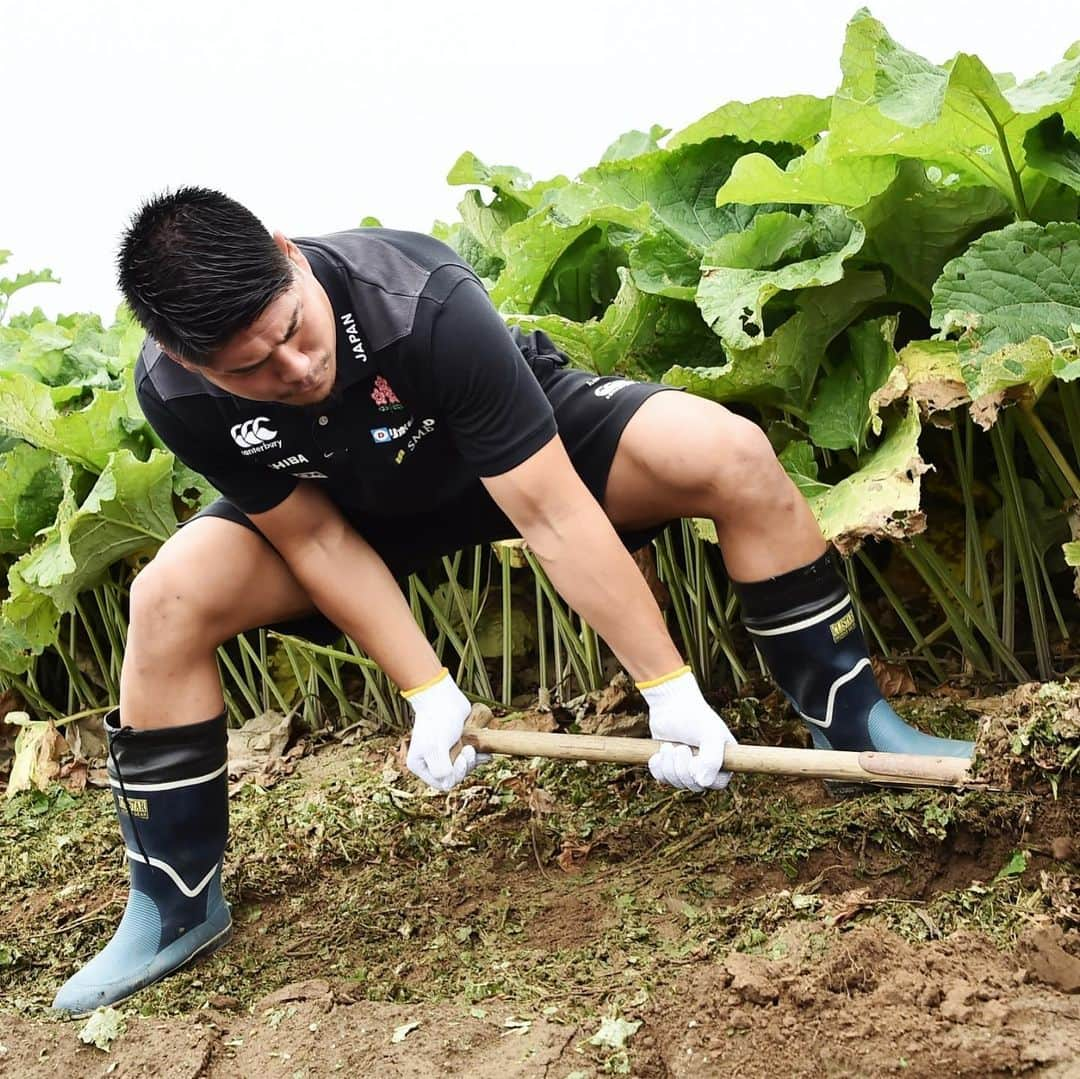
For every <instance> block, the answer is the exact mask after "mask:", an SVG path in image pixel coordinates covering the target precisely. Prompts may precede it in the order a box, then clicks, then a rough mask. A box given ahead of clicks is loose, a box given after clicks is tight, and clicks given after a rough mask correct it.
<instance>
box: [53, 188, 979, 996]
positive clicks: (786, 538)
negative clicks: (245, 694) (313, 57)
mask: <svg viewBox="0 0 1080 1079" xmlns="http://www.w3.org/2000/svg"><path fill="white" fill-rule="evenodd" d="M119 279H120V285H121V288H122V290H123V293H124V295H125V297H126V299H127V302H128V303H129V305H130V306H131V308H132V310H133V311H134V312H135V314H136V316H137V317H138V319H139V321H140V322H141V323H142V325H143V326H144V327H145V328H146V330H147V333H148V337H147V339H146V342H145V345H144V347H143V350H142V353H141V355H140V357H139V360H138V364H137V367H136V385H137V389H138V394H139V400H140V402H141V404H142V407H143V409H144V411H145V413H146V416H147V419H148V420H149V421H150V423H151V424H152V425H153V427H154V428H155V430H156V431H157V432H158V434H159V435H160V436H161V438H162V439H163V440H164V442H165V443H166V444H167V445H168V446H170V447H171V448H172V449H173V450H174V451H175V453H176V455H177V456H178V457H179V458H180V459H181V460H183V461H185V462H186V463H187V464H188V465H189V466H191V467H192V468H193V469H195V470H196V471H197V472H200V473H201V474H202V475H204V476H205V477H206V478H207V479H208V480H209V481H210V482H211V483H212V484H213V485H214V486H215V487H216V488H217V489H218V490H219V491H220V492H221V493H222V496H223V497H222V498H221V499H219V500H218V501H216V502H214V503H213V504H212V505H210V506H209V507H207V508H206V509H204V510H203V511H202V512H201V513H199V514H198V515H197V516H196V517H195V518H194V519H193V520H192V521H190V522H188V523H187V524H186V525H185V526H184V527H183V528H182V529H180V530H179V531H178V533H177V534H176V535H175V536H173V537H172V538H171V539H170V540H169V541H168V542H167V543H166V544H165V545H164V546H163V547H162V549H161V551H160V552H159V554H158V556H157V557H156V558H155V559H154V561H153V562H152V563H151V564H150V565H149V566H148V567H147V568H146V569H145V570H143V572H142V573H140V574H139V576H138V578H137V579H136V580H135V582H134V585H133V587H132V592H131V611H130V629H129V635H128V641H127V653H126V656H125V659H124V666H123V674H122V678H121V689H120V708H119V711H118V713H113V714H112V715H110V716H109V717H108V719H107V724H106V725H107V730H108V734H109V743H110V776H111V779H112V783H113V787H114V794H115V800H116V806H117V811H118V815H119V818H120V823H121V829H122V831H123V834H124V837H125V841H126V845H127V853H128V858H129V862H130V868H131V894H130V899H129V902H128V907H127V909H126V911H125V914H124V917H123V919H122V921H121V923H120V926H119V928H118V930H117V932H116V935H115V936H114V937H113V939H112V941H111V942H110V943H109V945H108V946H107V947H106V948H105V949H104V951H102V952H101V954H100V955H98V956H97V957H96V958H95V959H93V960H92V961H91V962H90V963H89V964H87V966H86V967H84V968H83V969H82V970H80V971H79V972H78V973H77V974H76V975H75V976H74V977H73V978H71V979H70V980H69V981H68V983H67V984H66V985H65V986H64V987H63V988H62V989H61V991H60V993H59V995H58V996H57V999H56V1002H55V1006H56V1007H58V1008H63V1009H66V1010H68V1011H72V1012H85V1011H89V1010H91V1009H92V1008H94V1007H97V1006H98V1005H101V1004H108V1003H112V1002H115V1001H117V1000H120V999H123V998H124V997H126V996H128V995H130V994H131V993H133V992H135V990H136V989H139V988H141V987H142V986H144V985H147V984H149V983H150V982H152V981H154V980H156V979H158V978H160V977H163V976H164V975H166V974H168V973H169V972H171V971H172V970H175V969H176V968H177V967H179V966H180V965H182V964H183V963H185V962H187V961H188V960H189V959H191V958H193V957H194V956H196V955H198V954H205V953H208V952H210V951H212V950H213V949H215V948H216V947H218V946H220V944H221V943H223V942H224V940H225V939H226V937H227V935H228V933H229V931H230V926H231V920H230V915H229V909H228V906H227V904H226V903H225V900H224V898H223V896H222V892H221V860H222V855H223V852H224V848H225V840H226V834H227V803H226V775H225V769H226V749H225V744H226V743H225V717H224V714H223V703H222V696H221V686H220V683H219V679H218V674H217V667H216V663H215V651H216V649H217V647H218V646H219V645H220V644H221V643H222V642H224V641H226V640H228V639H230V638H231V637H233V636H234V635H235V634H236V633H238V632H240V631H241V630H247V629H251V628H253V627H256V626H264V625H277V626H282V625H285V626H286V627H287V628H288V629H289V631H290V632H298V633H302V634H305V635H307V636H309V637H312V638H314V639H317V640H318V639H322V640H327V639H331V638H333V637H336V636H337V634H338V633H339V632H340V631H344V632H346V633H348V634H349V635H350V636H351V637H352V638H353V639H354V640H355V641H357V643H358V644H360V646H361V647H362V648H363V649H364V650H365V651H366V652H367V654H368V655H370V656H371V657H372V658H373V659H374V660H375V661H376V662H377V663H378V664H379V665H380V666H381V667H382V668H383V670H384V671H386V673H387V674H388V675H389V676H390V677H391V678H392V679H393V680H394V681H395V683H397V685H398V686H400V687H401V688H402V691H403V693H404V696H405V697H407V698H408V699H409V701H410V703H411V704H412V707H413V710H414V713H415V722H414V726H413V731H412V737H411V741H410V746H409V753H408V763H409V767H410V768H411V769H412V770H413V771H414V772H415V773H416V774H417V775H418V776H419V777H420V778H422V779H423V780H425V781H426V782H427V783H429V784H430V785H432V786H434V787H438V788H440V789H442V790H446V789H449V788H450V787H452V786H453V785H454V784H455V783H457V782H459V781H460V780H461V779H462V778H463V777H464V776H465V775H466V774H467V773H468V772H469V771H470V769H471V768H472V767H474V765H475V764H476V755H475V751H474V750H472V749H471V748H467V749H465V750H464V751H463V752H462V753H461V754H460V755H459V756H458V757H457V759H456V760H455V761H451V759H450V749H451V747H452V746H453V745H454V744H455V743H456V741H457V740H458V737H459V735H460V734H461V731H462V726H463V722H464V720H465V717H466V715H467V714H468V711H469V702H468V701H467V700H466V698H465V696H464V695H463V694H462V692H461V691H460V690H459V689H458V687H457V686H456V685H455V684H454V682H453V680H452V679H451V678H450V676H449V674H448V673H447V671H446V669H445V668H442V667H441V666H440V664H439V661H438V659H437V658H436V656H435V653H434V651H433V650H432V648H431V646H430V645H429V643H428V642H427V641H426V640H425V639H424V637H423V636H422V635H421V633H420V630H419V629H418V627H417V625H416V622H415V621H414V620H413V617H412V615H411V613H410V610H409V607H408V604H407V603H406V601H405V599H404V597H403V595H402V592H401V590H400V588H399V586H398V583H397V579H398V578H400V577H401V576H403V575H405V574H407V573H408V572H410V571H412V570H415V569H418V568H419V567H421V566H422V565H425V564H427V563H429V562H430V561H432V560H433V559H435V558H436V557H437V556H438V555H440V554H443V553H447V552H450V551H453V550H456V549H458V548H460V547H463V546H467V545H471V544H475V543H479V542H484V541H487V540H493V539H499V538H506V537H510V536H514V535H521V536H523V537H524V538H525V540H526V541H527V542H528V544H529V547H530V548H531V549H532V551H533V552H534V553H535V555H536V557H537V559H538V560H539V562H540V564H541V565H542V566H543V567H544V569H545V570H546V572H547V573H548V574H549V576H550V578H551V580H552V582H553V583H554V584H555V586H556V587H557V588H558V590H559V591H560V593H561V594H562V595H563V596H564V597H565V598H566V599H567V600H568V602H569V603H570V604H571V605H572V606H573V607H574V608H575V610H577V611H578V612H579V613H580V614H581V615H582V616H583V617H584V618H585V619H586V620H587V621H588V622H589V623H590V624H591V625H592V626H593V627H594V628H595V629H596V630H597V632H598V633H599V634H600V635H601V636H602V637H603V638H604V639H605V640H606V641H607V642H608V644H609V645H610V646H611V648H612V649H613V651H614V652H615V653H616V655H617V656H618V658H619V659H620V661H621V662H622V664H623V665H624V666H625V668H626V669H627V671H628V672H629V673H630V674H631V675H632V676H633V677H634V679H635V680H636V682H637V685H638V687H639V688H640V689H641V691H642V694H643V695H644V697H645V700H646V701H647V703H648V706H649V723H650V728H651V731H652V734H653V736H654V737H655V738H658V739H660V740H662V741H663V742H664V743H665V744H664V746H663V748H662V749H661V750H660V752H658V753H657V754H656V755H655V756H654V757H653V758H652V760H651V761H650V763H649V768H650V771H651V772H652V774H653V776H654V777H656V779H658V780H660V781H661V782H664V783H669V784H671V785H673V786H677V787H683V788H688V789H690V790H695V791H700V790H703V789H705V788H714V789H719V788H722V787H724V786H725V785H726V784H727V782H728V779H729V776H730V774H729V773H726V772H724V771H723V770H722V766H723V759H724V747H725V745H726V744H727V743H728V742H732V741H733V739H732V737H731V734H730V733H729V731H728V729H727V727H726V726H725V724H724V722H723V721H722V720H721V719H720V717H719V716H718V715H716V713H715V712H714V711H713V710H712V709H711V708H710V707H709V706H708V705H707V704H706V702H705V700H704V699H703V697H702V695H701V692H700V690H699V689H698V686H697V684H696V682H695V680H694V678H693V675H692V674H691V673H690V670H689V668H688V667H687V666H685V665H684V664H683V661H682V657H681V656H680V655H679V653H678V651H677V650H676V648H675V646H674V644H673V642H672V640H671V638H670V637H669V635H668V632H667V630H666V628H665V625H664V620H663V617H662V615H661V613H660V611H659V610H658V608H657V606H656V604H655V602H654V600H653V598H652V596H651V594H650V592H649V590H648V587H647V586H646V584H645V581H644V580H643V578H642V576H641V574H640V573H639V572H638V570H637V567H636V566H635V564H634V562H633V559H632V558H631V557H630V554H629V550H632V549H634V548H636V547H639V546H642V545H643V544H644V543H646V542H647V541H648V540H649V538H651V537H652V536H654V535H656V534H657V532H659V530H660V529H661V528H662V527H663V526H664V524H665V523H666V522H669V521H671V520H673V519H676V518H679V517H687V516H699V517H710V518H712V520H713V521H715V523H716V530H717V535H718V537H719V540H720V546H721V548H722V551H723V556H724V561H725V564H726V568H727V570H728V572H729V574H730V576H731V578H732V580H733V582H734V583H735V588H736V589H737V591H738V594H739V597H740V600H741V604H742V611H743V617H744V620H745V622H746V625H747V627H748V629H749V630H750V632H751V633H752V634H753V635H754V641H755V644H756V646H757V648H758V649H759V651H760V652H761V654H762V656H763V657H764V659H765V661H766V662H767V664H768V666H769V668H770V670H771V671H772V674H773V676H774V677H775V678H776V680H777V681H778V683H779V684H780V685H781V687H782V688H783V689H784V691H785V693H786V694H787V695H788V697H789V698H790V699H791V701H792V702H793V704H794V705H795V707H796V708H797V709H798V710H799V712H800V714H801V715H802V716H803V718H804V719H805V720H806V722H807V723H808V724H809V726H810V729H811V733H812V735H813V740H814V744H815V745H816V746H819V747H825V748H829V747H831V748H837V749H870V748H874V749H882V750H893V751H905V752H916V753H933V754H958V755H966V754H969V753H970V751H971V746H970V745H969V744H968V743H963V742H951V741H944V740H941V739H936V738H931V737H929V736H927V735H925V734H921V733H919V732H918V731H915V730H914V729H912V728H911V727H909V726H907V725H906V724H905V723H904V722H903V721H902V720H900V718H899V717H898V716H896V715H895V713H893V711H892V710H891V709H890V708H889V706H888V704H887V703H886V702H885V701H884V700H883V699H882V697H881V694H880V692H879V691H878V688H877V686H876V684H875V682H874V678H873V675H872V673H871V671H870V661H869V659H868V658H867V656H866V648H865V644H864V642H863V639H862V636H861V634H860V632H859V630H858V628H857V626H856V624H855V620H854V617H853V615H852V610H851V601H850V598H849V597H848V594H847V591H846V589H845V587H844V586H843V584H842V583H841V580H840V578H839V576H838V575H837V573H836V571H835V569H834V567H833V566H832V564H831V562H830V558H829V555H828V554H827V553H826V545H825V542H824V540H823V538H822V535H821V532H820V531H819V529H818V526H817V524H816V522H815V520H814V518H813V516H812V515H811V513H810V511H809V509H808V507H807V504H806V502H805V501H804V500H803V498H802V496H801V495H800V494H799V492H798V491H797V490H796V488H795V487H794V486H793V485H792V483H791V481H790V480H789V479H788V477H787V475H786V474H785V472H784V470H783V469H782V468H781V467H780V465H779V464H778V462H777V460H776V457H775V456H774V454H773V452H772V449H771V447H770V445H769V443H768V441H767V439H766V438H765V436H764V434H763V433H762V432H761V430H760V429H759V428H758V427H757V426H756V425H754V424H753V423H751V422H749V421H747V420H744V419H741V418H739V417H737V416H735V415H733V414H732V413H730V412H728V411H727V410H726V409H724V408H723V407H721V406H720V405H717V404H714V403H711V402H708V401H705V400H702V399H700V398H697V397H693V396H691V395H688V394H684V393H679V392H665V390H666V389H667V388H666V387H662V386H659V385H654V384H647V383H638V382H631V381H627V380H625V379H619V378H614V377H605V378H596V377H593V376H590V375H589V374H588V373H586V372H584V371H577V370H573V369H570V368H569V367H567V366H566V360H565V357H563V356H562V355H561V354H560V353H558V352H557V351H556V350H555V349H554V348H553V346H552V345H551V342H550V340H549V339H548V338H547V337H546V336H545V335H544V334H542V333H534V334H532V335H531V336H524V335H522V334H520V333H519V332H517V331H514V332H511V331H509V330H508V329H507V328H506V326H505V324H504V323H503V321H502V319H501V318H500V317H499V315H498V314H497V312H496V311H495V310H494V308H493V307H492V305H491V303H490V301H489V299H488V297H487V294H486V292H485V291H484V288H483V286H482V285H481V283H480V282H479V280H478V278H477V277H476V275H475V273H474V272H473V271H472V269H471V268H470V267H469V266H468V264H467V263H465V262H464V261H463V260H462V259H461V258H459V257H458V256H457V254H456V253H455V252H454V251H452V250H451V249H450V248H449V247H447V246H445V245H444V244H442V243H439V242H438V241H436V240H433V239H432V238H430V237H428V236H424V235H420V234H416V233H409V232H399V231H393V230H390V229H357V230H353V231H350V232H343V233H338V234H335V235H331V236H323V237H318V238H311V239H301V240H297V241H295V242H294V241H292V240H289V239H286V237H285V236H283V235H282V234H281V233H274V234H273V236H272V237H271V236H270V235H269V234H268V233H267V232H266V230H265V229H264V228H263V227H262V225H261V224H260V223H259V222H258V220H257V219H256V218H255V217H254V216H253V215H252V214H251V213H249V212H248V211H247V210H245V209H244V208H243V207H242V206H240V205H238V204H237V203H235V202H233V201H232V200H231V199H228V198H226V197H225V196H223V195H221V194H219V193H217V192H214V191H209V190H205V189H201V188H186V189H182V190H180V191H178V192H176V193H175V194H167V195H164V196H161V197H159V198H155V199H153V200H151V201H150V202H149V203H147V204H146V205H145V206H144V207H142V209H141V210H140V211H139V212H138V213H137V214H136V215H135V217H134V219H133V221H132V223H131V225H130V227H129V228H128V230H127V232H126V234H125V236H124V239H123V242H122V246H121V250H120V255H119ZM628 549H629V550H628ZM691 747H696V749H697V752H696V753H694V752H693V751H692V749H691Z"/></svg>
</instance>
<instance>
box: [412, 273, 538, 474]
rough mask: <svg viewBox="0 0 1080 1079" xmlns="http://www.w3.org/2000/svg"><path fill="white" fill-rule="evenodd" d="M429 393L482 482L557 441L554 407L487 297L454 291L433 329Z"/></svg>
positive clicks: (476, 288) (478, 290)
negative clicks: (552, 440)
mask: <svg viewBox="0 0 1080 1079" xmlns="http://www.w3.org/2000/svg"><path fill="white" fill-rule="evenodd" d="M429 362H430V369H429V378H430V386H431V389H432V393H433V404H434V406H435V407H436V408H437V409H438V410H439V411H440V412H441V414H442V415H443V417H444V418H445V421H446V424H447V426H448V428H449V431H450V435H451V437H452V439H453V441H454V443H455V446H456V447H457V450H458V452H459V453H460V454H461V456H462V457H463V458H464V459H465V461H466V462H467V463H468V464H469V465H470V466H471V467H472V468H474V469H475V470H476V474H477V475H478V476H498V475H500V474H502V473H503V472H509V471H510V469H512V468H515V467H516V466H517V465H519V464H521V463H522V462H523V461H525V460H527V459H528V458H529V457H531V456H532V455H533V454H534V453H536V451H537V450H539V449H540V448H541V447H542V446H544V445H546V444H547V443H548V442H550V441H551V439H552V438H554V436H555V435H556V434H557V432H558V428H557V426H556V423H555V414H554V412H553V411H552V408H551V403H550V402H549V401H548V399H547V396H546V395H545V394H544V391H543V390H542V389H541V387H540V383H539V382H538V381H537V380H536V376H535V375H534V374H533V372H532V369H531V368H530V367H529V365H528V363H527V362H526V360H525V358H524V356H522V354H521V350H520V349H519V348H518V347H517V345H516V344H515V342H514V339H513V337H511V336H510V331H509V330H508V329H507V327H506V324H505V323H504V322H503V320H502V318H501V317H500V315H499V313H498V312H497V311H496V310H495V307H494V305H493V304H492V303H491V300H490V299H489V298H488V294H487V293H486V292H485V291H484V288H483V286H482V285H481V284H479V283H478V282H476V281H474V280H471V279H468V278H466V279H464V280H462V281H461V282H460V283H459V284H457V285H456V286H454V288H453V290H452V291H451V292H450V294H449V296H447V298H446V300H445V301H444V302H443V304H442V306H441V308H440V310H439V312H438V313H437V314H436V315H435V317H434V320H433V323H432V330H431V349H430V357H429Z"/></svg>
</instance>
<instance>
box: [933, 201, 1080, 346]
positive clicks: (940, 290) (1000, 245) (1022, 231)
mask: <svg viewBox="0 0 1080 1079" xmlns="http://www.w3.org/2000/svg"><path fill="white" fill-rule="evenodd" d="M930 317H931V324H932V325H934V326H935V327H939V328H940V329H941V330H942V332H943V333H945V334H954V333H960V334H962V335H963V340H964V341H965V343H966V344H967V345H968V346H969V347H970V348H972V349H973V350H974V351H975V352H976V353H977V354H978V355H980V356H991V355H993V354H994V353H995V352H997V351H998V350H999V349H1001V348H1003V347H1004V346H1005V345H1009V344H1021V343H1022V342H1024V341H1027V340H1028V338H1030V337H1033V336H1035V335H1036V334H1038V335H1040V336H1042V337H1045V338H1048V339H1049V340H1050V341H1051V342H1054V343H1065V342H1068V341H1069V340H1070V333H1069V327H1070V326H1073V325H1076V324H1077V323H1080V224H1077V223H1072V222H1069V223H1065V222H1059V223H1055V224H1050V225H1035V224H1032V223H1031V222H1027V221H1021V222H1017V223H1016V224H1014V225H1009V226H1008V227H1007V228H1003V229H999V230H998V231H996V232H989V233H987V234H986V235H984V236H981V237H980V238H979V239H978V240H976V241H975V243H973V244H972V245H971V247H969V248H968V250H967V251H966V252H965V253H964V254H963V255H961V256H959V257H958V258H955V259H953V260H952V261H951V262H949V263H948V264H947V265H946V266H945V269H944V271H943V272H942V275H941V277H940V279H939V280H938V281H937V283H936V284H935V285H934V300H933V308H932V311H931V316H930Z"/></svg>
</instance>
